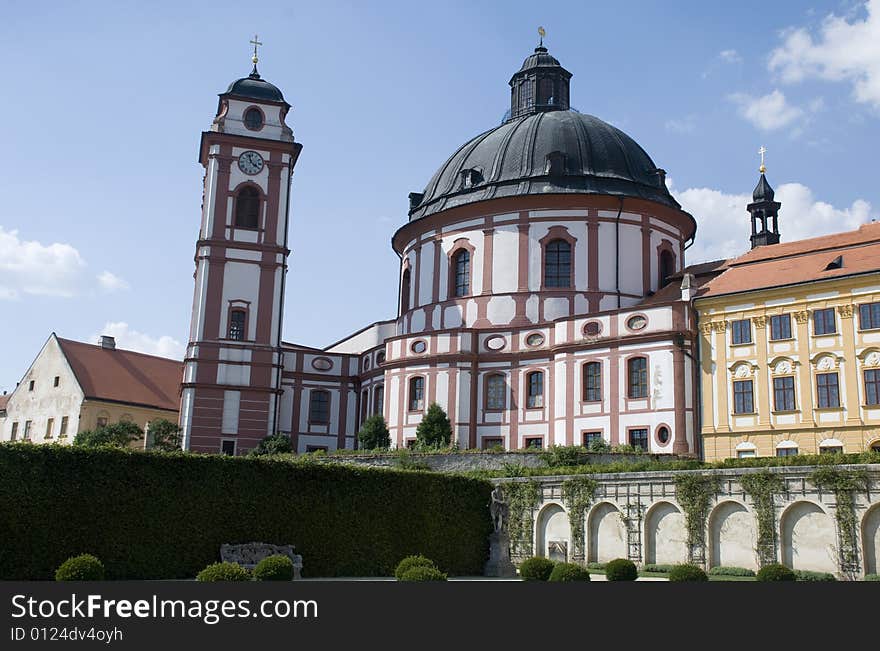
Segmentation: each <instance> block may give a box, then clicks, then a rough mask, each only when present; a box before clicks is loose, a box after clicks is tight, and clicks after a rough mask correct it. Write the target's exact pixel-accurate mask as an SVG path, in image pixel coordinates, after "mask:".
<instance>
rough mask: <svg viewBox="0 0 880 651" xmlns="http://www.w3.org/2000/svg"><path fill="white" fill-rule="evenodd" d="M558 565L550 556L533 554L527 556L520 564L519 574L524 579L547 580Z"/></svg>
mask: <svg viewBox="0 0 880 651" xmlns="http://www.w3.org/2000/svg"><path fill="white" fill-rule="evenodd" d="M554 565H556V563H554V562H553V561H551V560H550V559H549V558H542V557H540V556H532V557H531V558H527V559H526V560H524V561H523V562H522V563H520V566H519V575H520V576H521V577H522V580H523V581H546V580H547V579H549V578H550V573H551V572H553V566H554Z"/></svg>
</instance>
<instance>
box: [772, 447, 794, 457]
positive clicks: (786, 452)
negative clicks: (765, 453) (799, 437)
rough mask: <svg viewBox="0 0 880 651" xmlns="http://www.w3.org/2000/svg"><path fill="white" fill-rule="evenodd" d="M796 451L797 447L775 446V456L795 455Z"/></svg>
mask: <svg viewBox="0 0 880 651" xmlns="http://www.w3.org/2000/svg"><path fill="white" fill-rule="evenodd" d="M797 453H798V449H797V448H776V456H777V457H796V456H797Z"/></svg>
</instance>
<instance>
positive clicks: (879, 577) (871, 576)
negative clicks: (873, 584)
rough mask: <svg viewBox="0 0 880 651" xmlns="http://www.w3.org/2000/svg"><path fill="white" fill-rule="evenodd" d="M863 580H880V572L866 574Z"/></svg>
mask: <svg viewBox="0 0 880 651" xmlns="http://www.w3.org/2000/svg"><path fill="white" fill-rule="evenodd" d="M862 581H880V574H866V575H865V578H864V579H862Z"/></svg>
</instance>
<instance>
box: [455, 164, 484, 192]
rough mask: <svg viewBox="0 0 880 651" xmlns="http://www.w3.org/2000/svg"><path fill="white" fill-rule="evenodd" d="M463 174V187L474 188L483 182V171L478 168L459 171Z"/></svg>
mask: <svg viewBox="0 0 880 651" xmlns="http://www.w3.org/2000/svg"><path fill="white" fill-rule="evenodd" d="M459 174H460V175H461V189H462V190H464V189H467V188H472V187H474V186H475V185H479V184H480V183H482V182H483V171H482V170H481V169H480V168H478V167H475V168H469V169H464V170H461V172H459Z"/></svg>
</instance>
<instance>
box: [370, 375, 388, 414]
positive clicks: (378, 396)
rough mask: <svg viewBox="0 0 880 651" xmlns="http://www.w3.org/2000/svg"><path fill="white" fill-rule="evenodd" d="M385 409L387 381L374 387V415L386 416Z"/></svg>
mask: <svg viewBox="0 0 880 651" xmlns="http://www.w3.org/2000/svg"><path fill="white" fill-rule="evenodd" d="M384 410H385V383H384V382H383V383H382V384H377V385H376V386H375V387H374V388H373V415H374V416H377V415H378V416H384V414H383V413H382V412H383V411H384Z"/></svg>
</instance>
